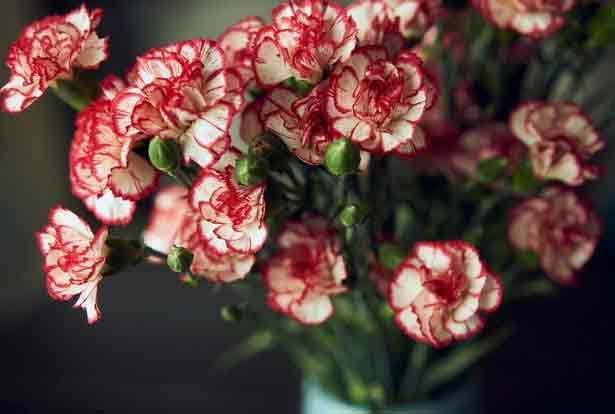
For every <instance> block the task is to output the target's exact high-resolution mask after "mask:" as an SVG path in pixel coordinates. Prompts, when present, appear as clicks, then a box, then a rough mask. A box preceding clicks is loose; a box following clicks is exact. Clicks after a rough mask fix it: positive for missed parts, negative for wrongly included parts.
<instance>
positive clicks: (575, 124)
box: [510, 102, 604, 186]
mask: <svg viewBox="0 0 615 414" xmlns="http://www.w3.org/2000/svg"><path fill="white" fill-rule="evenodd" d="M510 128H511V130H512V132H513V133H514V134H515V136H516V137H517V138H518V139H520V140H521V141H522V142H523V143H525V144H526V145H527V146H528V147H529V150H530V159H531V161H532V168H533V170H534V174H535V175H536V176H537V177H538V178H541V179H546V180H559V181H562V182H564V183H566V184H568V185H574V186H577V185H581V184H583V182H584V181H585V180H587V179H594V178H596V177H598V176H599V175H600V168H599V167H597V166H594V165H588V164H587V161H588V160H589V158H591V157H592V155H594V154H595V153H596V152H598V151H600V150H601V149H602V148H603V147H604V142H603V141H602V139H601V138H600V135H599V134H598V132H597V131H596V130H595V129H594V127H593V126H592V123H591V121H590V120H589V119H588V118H587V116H586V115H585V114H583V112H582V111H581V109H580V108H579V107H578V106H577V105H575V104H572V103H564V102H559V103H547V102H526V103H524V104H522V105H521V106H519V107H518V108H517V109H516V110H515V111H514V112H513V113H512V115H511V116H510Z"/></svg>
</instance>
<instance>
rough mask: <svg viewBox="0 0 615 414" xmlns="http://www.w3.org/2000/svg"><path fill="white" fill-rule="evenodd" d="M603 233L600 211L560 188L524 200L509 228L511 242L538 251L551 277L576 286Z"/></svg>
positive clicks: (513, 212)
mask: <svg viewBox="0 0 615 414" xmlns="http://www.w3.org/2000/svg"><path fill="white" fill-rule="evenodd" d="M601 233H602V223H601V222H600V219H599V218H598V215H597V214H596V212H595V211H594V210H593V209H592V208H591V207H590V206H589V205H588V204H587V203H586V202H585V201H583V200H582V199H581V198H579V196H578V195H577V194H576V193H575V192H574V191H572V190H569V189H564V188H560V187H551V188H548V189H546V190H545V191H544V192H543V193H542V194H541V195H540V196H539V197H535V198H531V199H528V200H526V201H524V202H523V203H522V204H521V205H519V206H518V207H517V208H515V209H514V210H513V211H512V213H511V215H510V222H509V227H508V237H509V239H510V241H511V243H512V244H513V245H514V246H515V247H516V248H518V249H522V250H529V251H532V252H535V253H536V254H537V255H538V256H539V258H540V263H541V266H542V268H543V270H544V271H545V273H546V274H547V276H549V277H550V278H551V279H553V280H554V281H556V282H558V283H561V284H571V283H574V281H575V279H576V274H577V273H578V272H579V271H580V270H581V268H582V267H583V266H584V265H585V264H586V263H587V261H588V260H589V259H590V258H591V256H592V255H593V253H594V250H595V248H596V244H597V243H598V239H599V237H600V234H601Z"/></svg>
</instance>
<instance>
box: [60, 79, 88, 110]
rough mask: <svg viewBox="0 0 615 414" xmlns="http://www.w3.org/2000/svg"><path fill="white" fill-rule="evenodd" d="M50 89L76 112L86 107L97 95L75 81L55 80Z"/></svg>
mask: <svg viewBox="0 0 615 414" xmlns="http://www.w3.org/2000/svg"><path fill="white" fill-rule="evenodd" d="M50 87H51V90H52V91H53V92H54V93H55V94H56V96H57V97H58V98H60V100H61V101H63V102H64V103H66V104H67V105H68V106H70V107H71V108H72V109H74V110H75V111H77V112H79V111H81V110H83V109H84V108H85V107H86V106H88V104H89V103H90V102H91V101H92V100H93V99H94V98H95V97H96V94H97V91H96V90H95V89H93V88H90V87H88V86H87V85H86V84H85V83H84V82H81V81H79V80H77V79H71V80H57V81H55V82H53V83H52V84H51V85H50Z"/></svg>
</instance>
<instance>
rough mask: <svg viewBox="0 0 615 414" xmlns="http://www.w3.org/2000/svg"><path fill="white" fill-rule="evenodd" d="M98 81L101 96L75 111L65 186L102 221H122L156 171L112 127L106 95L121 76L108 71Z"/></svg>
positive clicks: (153, 184) (114, 90)
mask: <svg viewBox="0 0 615 414" xmlns="http://www.w3.org/2000/svg"><path fill="white" fill-rule="evenodd" d="M101 86H102V90H103V94H102V96H101V97H100V98H98V99H97V100H96V101H94V102H92V103H91V104H90V105H88V106H87V107H86V108H85V109H84V110H83V111H81V112H80V113H79V114H78V115H77V122H76V127H77V129H76V132H75V136H74V138H73V141H72V143H71V150H70V162H69V171H70V181H71V188H72V191H73V194H75V196H77V197H79V198H80V199H81V200H82V201H83V202H84V203H85V205H86V206H87V207H88V209H90V210H91V211H92V212H93V213H94V215H95V216H96V217H97V218H98V219H99V220H100V221H102V222H103V223H105V224H110V225H116V224H127V223H129V222H130V221H131V219H132V215H133V213H134V211H135V208H136V202H137V201H139V200H141V199H143V198H145V197H146V196H148V195H149V193H150V192H151V191H152V190H153V189H154V188H155V187H156V186H157V184H158V178H159V173H158V172H157V171H156V170H155V169H154V168H153V167H152V166H151V165H150V164H149V163H148V162H147V160H145V159H143V158H142V157H141V156H139V155H137V154H136V153H134V152H132V151H131V148H132V145H133V142H134V140H133V139H132V138H130V137H122V136H119V135H118V134H116V133H115V131H114V129H113V119H112V116H111V101H110V99H112V98H113V97H114V96H115V94H116V93H117V92H118V91H119V90H121V89H122V88H123V87H124V84H123V82H122V81H121V80H120V79H118V78H116V77H109V78H107V79H106V80H105V81H103V83H102V84H101Z"/></svg>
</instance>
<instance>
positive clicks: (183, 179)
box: [169, 167, 192, 188]
mask: <svg viewBox="0 0 615 414" xmlns="http://www.w3.org/2000/svg"><path fill="white" fill-rule="evenodd" d="M169 176H171V177H173V178H174V179H175V180H176V181H177V182H178V183H180V184H182V185H184V186H186V187H187V188H192V179H191V178H190V176H189V175H188V173H187V172H186V171H184V169H183V168H182V167H179V168H178V169H177V171H175V173H169Z"/></svg>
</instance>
